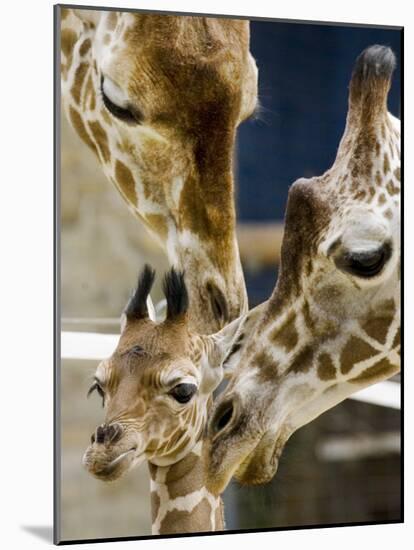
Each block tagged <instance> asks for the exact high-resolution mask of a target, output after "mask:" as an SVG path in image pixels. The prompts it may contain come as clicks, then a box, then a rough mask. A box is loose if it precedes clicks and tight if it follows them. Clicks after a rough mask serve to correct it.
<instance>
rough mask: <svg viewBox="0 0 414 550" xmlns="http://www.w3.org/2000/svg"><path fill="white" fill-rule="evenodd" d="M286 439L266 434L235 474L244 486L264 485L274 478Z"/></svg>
mask: <svg viewBox="0 0 414 550" xmlns="http://www.w3.org/2000/svg"><path fill="white" fill-rule="evenodd" d="M285 442H286V438H285V437H282V436H281V435H276V434H275V433H274V432H273V431H269V432H266V433H265V434H264V435H263V437H262V438H261V439H260V441H259V443H258V444H257V445H256V446H255V447H254V449H253V450H252V451H251V452H250V453H249V454H248V455H247V456H246V457H245V459H244V460H243V462H241V463H240V464H239V466H238V468H237V470H236V472H235V474H234V476H235V478H236V479H237V481H238V482H239V483H240V484H242V485H262V484H264V483H268V482H269V481H271V479H272V478H273V477H274V475H275V474H276V472H277V469H278V467H279V458H280V455H281V454H282V451H283V448H284V446H285Z"/></svg>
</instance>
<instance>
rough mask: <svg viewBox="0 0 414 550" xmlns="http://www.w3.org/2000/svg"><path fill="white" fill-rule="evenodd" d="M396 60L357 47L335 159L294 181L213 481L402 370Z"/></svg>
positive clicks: (245, 479) (212, 446)
mask: <svg viewBox="0 0 414 550" xmlns="http://www.w3.org/2000/svg"><path fill="white" fill-rule="evenodd" d="M394 66H395V57H394V54H393V53H392V51H391V50H390V49H389V48H386V47H381V46H372V47H370V48H368V49H367V50H365V51H364V52H363V53H362V54H361V55H360V56H359V58H358V59H357V61H356V64H355V67H354V71H353V75H352V79H351V83H350V91H349V107H348V116H347V123H346V128H345V133H344V136H343V138H342V141H341V143H340V146H339V150H338V153H337V157H336V160H335V162H334V165H333V166H332V168H331V169H329V170H328V171H327V172H326V173H325V174H324V175H322V176H320V177H315V178H312V179H308V180H306V179H300V180H298V181H297V182H295V183H294V185H293V186H292V187H291V189H290V191H289V197H288V204H287V211H286V223H285V234H284V241H283V245H282V256H281V268H280V274H279V279H278V282H277V285H276V288H275V290H274V291H273V294H272V296H271V298H270V300H269V301H268V302H267V305H266V306H265V307H264V309H263V312H262V314H261V316H260V317H259V319H258V321H257V324H256V325H255V328H254V330H253V331H252V332H251V333H250V334H249V335H248V336H247V335H246V336H245V338H244V340H240V339H239V341H238V343H237V346H235V348H234V352H230V354H229V356H228V358H227V359H226V361H228V362H229V363H232V364H233V365H236V370H235V372H234V374H233V375H232V377H231V379H230V383H229V384H228V386H227V388H226V390H225V391H224V392H223V394H222V395H221V396H220V397H219V399H218V400H217V401H216V403H215V407H214V411H213V412H212V416H211V421H210V423H209V435H208V444H207V445H206V449H208V452H209V459H208V460H207V463H208V464H209V473H208V478H209V485H210V489H211V490H213V491H217V492H222V490H223V489H224V488H225V486H226V485H227V483H228V482H229V480H230V478H231V477H232V475H233V474H235V475H236V478H237V479H238V480H239V481H240V482H242V483H248V484H255V483H264V482H267V481H269V480H270V479H271V478H272V477H273V475H274V473H275V472H276V469H277V465H278V459H279V457H280V454H281V452H282V450H283V447H284V445H285V443H286V441H287V439H288V438H289V436H290V435H291V434H292V433H293V432H295V430H297V429H298V428H300V427H301V426H303V425H304V424H306V423H308V422H310V421H311V420H313V419H314V418H316V417H317V416H318V415H320V414H321V413H322V412H324V411H325V410H327V409H329V408H331V407H333V406H334V405H336V404H337V403H339V402H340V401H342V400H343V399H345V398H346V397H348V396H349V395H350V394H352V393H354V392H355V391H357V390H359V389H361V388H363V387H365V386H368V385H370V384H373V383H375V382H377V381H379V380H382V379H385V378H388V377H390V376H392V375H393V374H395V373H396V372H398V371H399V369H400V357H399V352H400V130H399V121H398V120H397V119H396V118H394V117H393V116H392V115H391V114H390V113H389V112H388V110H387V96H388V91H389V88H390V82H391V77H392V72H393V69H394ZM230 368H231V367H230ZM209 485H208V486H209Z"/></svg>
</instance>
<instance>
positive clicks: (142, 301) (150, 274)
mask: <svg viewBox="0 0 414 550" xmlns="http://www.w3.org/2000/svg"><path fill="white" fill-rule="evenodd" d="M154 279H155V271H154V269H152V267H151V266H149V265H148V264H145V266H144V269H143V270H142V271H141V273H140V275H139V277H138V284H137V288H136V290H135V292H134V294H133V296H132V297H131V299H130V300H129V302H128V305H127V306H126V308H125V315H126V316H127V318H128V319H143V318H145V317H148V308H147V298H148V295H149V293H150V292H151V288H152V285H153V284H154Z"/></svg>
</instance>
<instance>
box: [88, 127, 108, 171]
mask: <svg viewBox="0 0 414 550" xmlns="http://www.w3.org/2000/svg"><path fill="white" fill-rule="evenodd" d="M88 126H89V129H90V131H91V132H92V134H93V137H94V138H95V142H96V146H97V148H98V149H99V151H100V152H101V155H102V159H103V161H104V162H108V161H109V159H110V153H109V147H108V137H107V135H106V132H105V130H104V129H103V127H102V125H101V123H100V122H99V121H98V120H95V121H93V122H88Z"/></svg>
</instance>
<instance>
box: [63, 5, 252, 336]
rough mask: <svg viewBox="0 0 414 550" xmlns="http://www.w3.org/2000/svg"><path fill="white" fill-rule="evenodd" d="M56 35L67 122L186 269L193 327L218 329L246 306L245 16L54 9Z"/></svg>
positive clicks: (248, 84) (248, 61)
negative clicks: (239, 156)
mask: <svg viewBox="0 0 414 550" xmlns="http://www.w3.org/2000/svg"><path fill="white" fill-rule="evenodd" d="M61 44H62V98H63V103H64V106H65V110H66V113H67V115H68V118H69V120H70V122H71V124H72V126H73V127H74V128H75V130H76V131H77V133H78V134H79V135H80V137H81V138H82V139H83V140H84V141H85V142H86V144H87V145H89V147H90V148H91V149H92V150H93V151H94V152H95V153H96V155H97V157H98V159H99V161H100V163H101V164H102V166H103V169H104V171H105V173H106V175H107V177H108V178H109V179H110V181H112V182H113V184H114V185H115V187H116V188H117V189H118V190H119V192H120V193H121V195H122V196H123V198H124V199H125V200H126V202H127V204H128V205H129V207H130V208H131V210H132V211H133V213H134V214H135V215H136V216H138V217H139V218H140V219H141V220H142V221H143V222H144V224H145V225H146V227H147V228H148V229H149V230H150V231H151V232H152V234H154V235H155V236H156V237H157V238H158V240H159V241H160V242H161V244H162V245H163V246H164V247H165V249H166V251H167V254H168V258H169V261H170V263H171V264H172V265H175V266H177V267H178V268H179V269H185V270H186V274H187V275H186V282H187V286H188V291H189V295H190V298H191V312H190V323H191V324H192V326H193V327H196V328H197V329H198V330H202V331H204V332H208V333H211V332H214V331H215V330H219V329H220V328H222V327H223V326H225V325H226V324H227V323H228V322H229V321H231V320H233V319H235V318H237V317H238V316H239V315H241V314H242V313H244V312H245V311H246V308H247V296H246V290H245V285H244V279H243V273H242V269H241V264H240V259H239V252H238V246H237V241H236V232H235V208H234V197H233V194H234V190H233V150H234V143H235V137H236V130H237V126H238V125H239V124H240V123H241V122H242V121H243V120H245V119H246V118H248V117H249V116H250V115H251V114H252V113H253V111H254V110H255V107H256V102H257V68H256V64H255V61H254V59H253V57H252V56H251V54H250V52H249V23H248V21H241V20H226V19H215V18H209V17H189V16H179V17H176V16H169V15H153V14H151V15H149V14H137V13H135V14H134V13H127V12H114V11H111V12H107V11H96V10H94V11H88V10H62V31H61Z"/></svg>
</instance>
